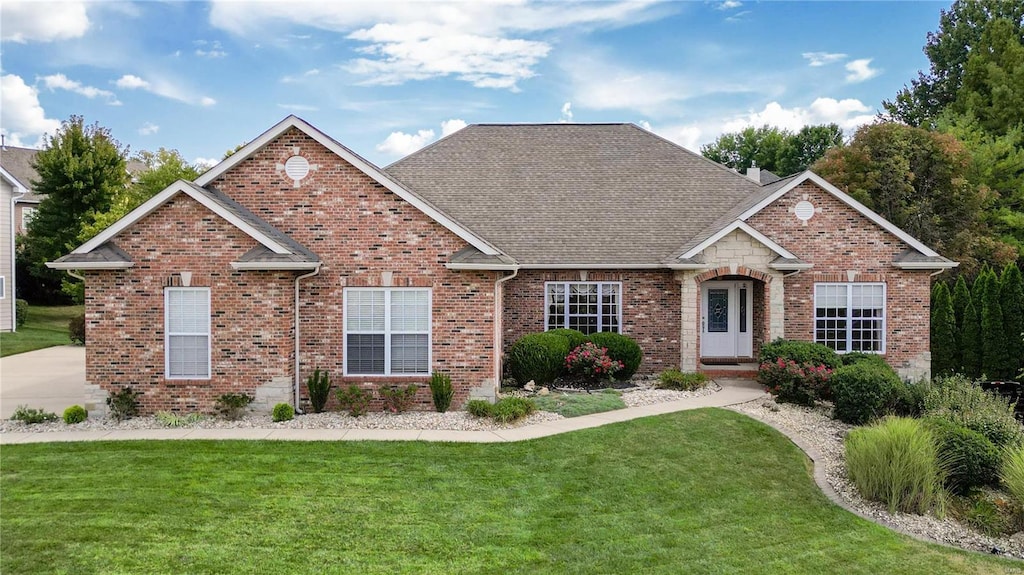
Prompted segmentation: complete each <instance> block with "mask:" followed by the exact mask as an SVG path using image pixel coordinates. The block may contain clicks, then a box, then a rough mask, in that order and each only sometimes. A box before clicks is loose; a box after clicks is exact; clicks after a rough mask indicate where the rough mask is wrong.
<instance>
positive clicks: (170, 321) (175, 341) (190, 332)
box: [164, 287, 210, 379]
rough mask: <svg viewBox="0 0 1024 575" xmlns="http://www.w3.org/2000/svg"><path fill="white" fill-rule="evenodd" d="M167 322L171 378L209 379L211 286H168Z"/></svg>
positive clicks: (168, 369) (165, 316) (168, 362)
mask: <svg viewBox="0 0 1024 575" xmlns="http://www.w3.org/2000/svg"><path fill="white" fill-rule="evenodd" d="M164 325H165V326H166V329H165V332H166V335H165V337H166V341H165V350H166V351H165V362H166V364H167V366H166V370H167V377H168V379H209V377H210V288H182V287H174V288H167V289H166V291H165V292H164Z"/></svg>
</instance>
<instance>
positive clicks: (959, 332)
mask: <svg viewBox="0 0 1024 575" xmlns="http://www.w3.org/2000/svg"><path fill="white" fill-rule="evenodd" d="M970 303H971V290H970V288H968V287H967V280H965V279H964V276H963V275H960V277H958V278H956V286H955V287H954V288H953V316H954V322H955V326H956V327H955V329H954V331H953V334H954V337H955V342H956V347H955V349H954V350H953V356H954V358H955V360H956V366H957V371H958V372H960V373H966V372H965V371H964V341H963V340H964V323H965V317H966V315H967V305H968V304H970Z"/></svg>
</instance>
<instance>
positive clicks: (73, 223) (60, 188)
mask: <svg viewBox="0 0 1024 575" xmlns="http://www.w3.org/2000/svg"><path fill="white" fill-rule="evenodd" d="M125 153H126V150H125V149H124V148H122V147H121V145H120V144H119V143H118V142H117V141H116V140H114V138H113V137H111V135H110V132H109V131H108V130H107V129H106V128H102V127H100V126H99V125H98V124H92V125H88V126H87V125H85V121H84V119H83V118H82V117H81V116H72V117H71V118H70V119H69V120H67V121H65V122H63V123H62V124H61V127H60V129H59V130H57V133H56V134H54V135H53V136H48V137H47V138H46V140H45V144H44V147H43V149H42V150H40V151H39V153H38V154H37V155H36V158H35V169H36V172H37V173H38V179H37V180H34V181H32V189H33V190H34V191H35V192H36V193H38V194H41V195H42V196H43V200H42V201H41V202H40V203H39V207H38V209H37V210H36V214H35V217H33V218H32V222H31V223H30V224H29V226H28V231H27V233H26V234H25V236H24V238H22V240H21V242H20V244H21V245H20V247H19V250H18V259H19V263H20V268H21V269H23V270H25V271H26V272H27V273H28V274H29V276H30V277H31V278H32V279H33V280H34V281H32V282H27V283H26V285H24V286H19V287H23V288H25V291H24V292H23V293H22V295H23V297H25V299H28V300H30V301H33V300H35V301H44V302H46V301H53V299H54V298H55V297H56V295H55V294H57V293H58V291H57V288H58V287H59V286H60V283H61V276H62V273H61V272H58V271H56V270H50V269H49V268H47V267H46V265H45V264H46V262H47V261H51V260H54V259H56V258H58V257H60V256H62V255H64V254H66V253H67V252H68V251H70V250H71V249H73V248H74V247H76V240H77V238H78V237H79V234H80V233H81V230H82V227H83V226H84V225H88V224H89V223H91V220H92V217H93V215H94V214H96V213H102V212H105V211H107V210H109V209H110V206H111V201H112V199H113V198H114V196H115V195H116V194H117V193H118V192H119V191H121V190H123V189H124V186H125V184H126V183H127V181H128V172H127V171H126V164H125V158H124V157H125ZM22 277H25V276H22ZM19 279H21V278H19ZM19 283H20V282H19Z"/></svg>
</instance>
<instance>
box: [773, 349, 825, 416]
mask: <svg viewBox="0 0 1024 575" xmlns="http://www.w3.org/2000/svg"><path fill="white" fill-rule="evenodd" d="M831 376H832V370H831V369H829V368H828V367H826V366H824V365H815V364H813V363H804V364H798V363H797V362H795V361H793V360H785V359H783V358H781V357H780V358H778V359H776V360H775V361H766V362H764V363H762V364H761V367H760V369H759V370H758V372H757V381H758V383H760V384H761V385H763V386H764V388H765V391H767V392H768V393H770V394H772V395H773V396H775V399H776V401H779V402H782V403H795V404H797V405H808V406H811V405H814V402H815V401H819V400H823V401H828V400H831V399H832V392H831V388H830V387H829V383H828V380H829V378H830V377H831Z"/></svg>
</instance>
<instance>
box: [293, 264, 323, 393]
mask: <svg viewBox="0 0 1024 575" xmlns="http://www.w3.org/2000/svg"><path fill="white" fill-rule="evenodd" d="M318 273H320V265H319V264H318V265H317V266H316V268H315V269H313V271H311V272H309V273H308V274H303V275H301V276H298V277H296V278H295V413H302V409H301V408H300V407H299V386H300V383H299V377H300V373H301V368H302V362H301V360H299V280H301V279H305V278H308V277H313V276H315V275H316V274H318Z"/></svg>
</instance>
